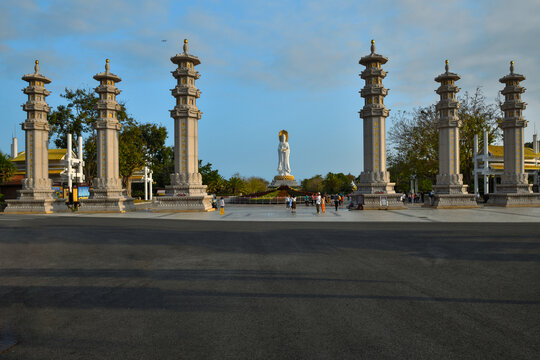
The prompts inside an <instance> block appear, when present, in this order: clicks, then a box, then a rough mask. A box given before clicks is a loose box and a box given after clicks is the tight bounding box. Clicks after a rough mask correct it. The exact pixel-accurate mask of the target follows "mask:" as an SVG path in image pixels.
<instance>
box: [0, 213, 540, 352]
mask: <svg viewBox="0 0 540 360" xmlns="http://www.w3.org/2000/svg"><path fill="white" fill-rule="evenodd" d="M214 215H216V216H217V214H212V215H210V216H214ZM539 230H540V229H539V227H538V224H537V223H505V222H499V223H489V224H486V223H472V222H469V223H451V222H425V223H419V222H416V223H407V222H378V223H376V222H352V221H349V222H313V221H311V222H299V221H296V222H291V221H289V222H287V221H282V222H279V221H261V222H258V221H250V222H248V221H234V222H232V221H231V222H225V221H204V220H200V221H189V220H178V219H161V218H157V217H156V218H133V217H131V218H130V217H125V218H122V217H119V218H116V217H77V216H64V217H62V216H52V217H51V216H22V215H21V216H14V215H13V216H9V215H2V216H0V340H1V339H2V338H3V339H7V338H13V339H16V341H17V344H16V345H15V346H12V347H11V348H10V349H8V350H7V351H5V352H4V353H2V354H0V359H2V360H3V359H505V360H506V359H538V358H540V236H539ZM0 344H1V341H0Z"/></svg>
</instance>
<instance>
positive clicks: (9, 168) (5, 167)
mask: <svg viewBox="0 0 540 360" xmlns="http://www.w3.org/2000/svg"><path fill="white" fill-rule="evenodd" d="M16 170H17V169H16V168H15V165H14V164H13V163H12V162H11V159H10V158H9V156H8V155H7V154H4V153H2V152H1V151H0V182H6V181H8V180H9V178H10V177H12V176H13V174H15V171H16Z"/></svg>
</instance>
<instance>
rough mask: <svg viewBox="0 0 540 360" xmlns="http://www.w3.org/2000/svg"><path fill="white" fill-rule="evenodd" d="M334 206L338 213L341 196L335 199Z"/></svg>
mask: <svg viewBox="0 0 540 360" xmlns="http://www.w3.org/2000/svg"><path fill="white" fill-rule="evenodd" d="M334 205H335V207H336V212H337V210H338V207H339V196H336V198H335V199H334Z"/></svg>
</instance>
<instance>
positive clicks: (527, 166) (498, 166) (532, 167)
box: [489, 163, 540, 170]
mask: <svg viewBox="0 0 540 360" xmlns="http://www.w3.org/2000/svg"><path fill="white" fill-rule="evenodd" d="M489 167H490V168H492V169H495V170H503V169H504V164H502V163H499V164H493V163H490V164H489ZM525 170H540V166H535V165H532V164H531V165H530V164H525Z"/></svg>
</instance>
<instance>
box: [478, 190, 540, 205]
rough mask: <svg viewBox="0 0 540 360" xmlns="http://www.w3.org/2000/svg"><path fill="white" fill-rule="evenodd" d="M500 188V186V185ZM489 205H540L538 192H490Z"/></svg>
mask: <svg viewBox="0 0 540 360" xmlns="http://www.w3.org/2000/svg"><path fill="white" fill-rule="evenodd" d="M498 188H499V187H498ZM486 205H487V206H503V207H537V206H538V207H540V194H538V193H494V194H489V199H488V202H487V204H486Z"/></svg>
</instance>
